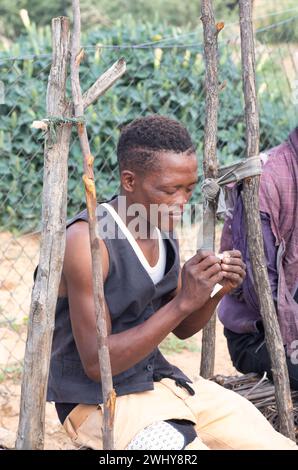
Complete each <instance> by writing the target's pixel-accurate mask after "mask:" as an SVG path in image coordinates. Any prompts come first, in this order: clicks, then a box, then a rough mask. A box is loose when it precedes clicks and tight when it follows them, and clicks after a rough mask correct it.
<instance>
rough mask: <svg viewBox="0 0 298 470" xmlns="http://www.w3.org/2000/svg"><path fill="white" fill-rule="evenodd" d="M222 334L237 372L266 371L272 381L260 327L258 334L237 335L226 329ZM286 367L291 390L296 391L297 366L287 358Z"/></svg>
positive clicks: (297, 386) (297, 387)
mask: <svg viewBox="0 0 298 470" xmlns="http://www.w3.org/2000/svg"><path fill="white" fill-rule="evenodd" d="M224 333H225V337H226V338H227V342H228V348H229V352H230V356H231V359H232V362H233V364H234V367H236V369H237V370H239V372H242V373H243V374H248V373H249V372H256V373H258V374H261V375H263V374H264V372H265V371H266V372H267V374H268V377H269V378H270V379H272V372H271V362H270V358H269V354H268V350H267V346H266V344H265V336H264V331H263V329H262V327H261V328H260V332H258V333H250V334H238V333H233V332H232V331H230V330H228V329H227V328H225V329H224ZM296 358H297V355H296ZM287 366H288V371H289V378H290V386H291V389H292V390H298V364H293V361H291V358H289V357H287Z"/></svg>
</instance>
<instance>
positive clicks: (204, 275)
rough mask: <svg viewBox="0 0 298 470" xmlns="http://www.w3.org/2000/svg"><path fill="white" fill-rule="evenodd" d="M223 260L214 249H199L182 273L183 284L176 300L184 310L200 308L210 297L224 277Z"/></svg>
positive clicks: (186, 311) (189, 311)
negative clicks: (221, 264)
mask: <svg viewBox="0 0 298 470" xmlns="http://www.w3.org/2000/svg"><path fill="white" fill-rule="evenodd" d="M220 263H221V260H220V258H218V257H217V256H216V255H215V254H214V253H213V252H212V251H207V250H199V251H198V252H197V254H196V255H194V256H193V257H192V258H191V259H190V260H188V261H187V262H186V263H185V264H184V266H183V268H182V273H181V278H182V285H181V289H180V291H179V293H178V295H177V298H176V300H177V301H179V305H180V308H181V310H182V311H184V312H185V313H189V314H190V313H192V312H194V311H196V310H199V309H200V308H201V307H202V306H203V305H204V304H205V303H206V302H207V301H208V300H209V299H210V294H211V292H212V290H213V287H214V286H215V284H216V283H218V282H220V281H221V280H222V279H223V272H222V270H221V266H220Z"/></svg>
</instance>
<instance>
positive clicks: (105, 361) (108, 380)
mask: <svg viewBox="0 0 298 470" xmlns="http://www.w3.org/2000/svg"><path fill="white" fill-rule="evenodd" d="M72 8H73V34H72V45H71V84H72V96H73V103H74V110H75V117H76V118H82V117H83V114H84V104H83V97H82V92H81V86H80V77H79V68H80V61H81V59H82V57H83V51H82V49H81V48H80V37H81V15H80V2H79V0H72ZM114 81H115V80H114ZM77 129H78V135H79V140H80V145H81V149H82V153H83V157H84V176H83V180H84V184H85V193H86V203H87V210H88V219H89V235H90V246H91V254H92V276H93V293H94V305H95V315H96V329H97V338H98V358H99V364H100V376H101V387H102V393H103V403H104V416H103V448H104V449H108V450H112V449H113V448H114V439H113V421H114V410H115V400H116V394H115V391H114V389H113V379H112V371H111V362H110V354H109V347H108V336H107V323H106V317H105V304H104V290H103V275H102V262H101V260H102V258H101V249H100V243H99V238H98V236H97V233H96V189H95V183H94V172H93V161H94V157H93V156H92V155H91V153H90V147H89V142H88V136H87V130H86V126H85V124H84V122H82V121H81V122H79V123H78V124H77Z"/></svg>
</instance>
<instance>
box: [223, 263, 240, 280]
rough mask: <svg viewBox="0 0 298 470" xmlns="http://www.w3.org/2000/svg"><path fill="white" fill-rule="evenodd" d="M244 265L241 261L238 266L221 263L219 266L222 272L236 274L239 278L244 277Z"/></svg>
mask: <svg viewBox="0 0 298 470" xmlns="http://www.w3.org/2000/svg"><path fill="white" fill-rule="evenodd" d="M245 267H246V266H245V264H244V263H243V261H241V262H240V263H239V264H236V263H235V264H226V263H222V264H221V269H222V271H225V272H228V273H236V274H239V276H242V277H243V276H245Z"/></svg>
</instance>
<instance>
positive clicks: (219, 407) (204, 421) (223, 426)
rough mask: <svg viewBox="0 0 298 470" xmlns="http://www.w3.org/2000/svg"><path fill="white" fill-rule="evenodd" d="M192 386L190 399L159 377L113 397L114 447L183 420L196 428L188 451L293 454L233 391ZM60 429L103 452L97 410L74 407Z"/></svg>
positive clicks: (213, 385)
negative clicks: (149, 385)
mask: <svg viewBox="0 0 298 470" xmlns="http://www.w3.org/2000/svg"><path fill="white" fill-rule="evenodd" d="M192 388H193V389H194V390H195V392H196V393H195V395H193V396H191V395H189V393H188V392H187V391H186V390H185V389H184V388H181V387H178V386H176V384H175V382H174V381H173V380H171V379H163V380H162V381H161V382H156V383H155V384H154V390H150V391H146V392H141V393H133V394H130V395H124V396H121V397H118V398H117V401H116V409H115V421H114V439H115V449H117V450H123V449H125V448H126V447H127V445H128V444H129V442H130V441H131V440H132V439H133V437H134V436H135V435H136V434H137V433H138V432H139V431H141V430H142V429H144V428H145V427H147V426H149V425H150V424H152V423H154V422H156V421H162V420H167V419H187V420H190V421H192V422H193V423H194V424H195V428H196V431H197V436H198V437H197V438H196V439H195V440H194V441H193V442H191V443H190V444H189V445H188V446H187V447H186V449H187V450H188V449H200V450H203V449H205V450H208V449H213V450H219V449H221V450H222V449H225V450H236V449H237V450H244V449H251V450H252V449H278V450H281V449H287V450H289V449H292V450H297V447H296V445H295V443H294V442H293V441H291V440H290V439H288V438H286V437H284V436H283V435H282V434H280V433H278V432H276V431H275V430H274V429H273V427H272V426H271V425H270V424H269V422H268V421H267V420H266V419H265V418H264V417H263V415H262V414H261V413H260V412H259V411H258V410H257V409H256V408H255V407H254V405H252V404H251V403H250V402H249V401H248V400H246V399H245V398H243V397H241V396H240V395H238V394H237V393H234V392H231V391H230V390H227V389H225V388H223V387H221V386H220V385H217V384H216V383H214V382H211V381H209V380H205V379H203V378H200V379H199V380H198V381H197V382H196V383H194V384H192ZM63 426H64V428H65V429H66V431H67V433H68V435H69V436H70V437H71V439H72V441H73V443H74V444H75V445H77V446H86V447H90V448H92V449H102V435H101V427H102V409H101V407H100V406H96V405H78V406H76V407H75V408H74V409H73V410H72V411H71V413H70V414H69V415H68V416H67V418H66V420H65V422H64V424H63Z"/></svg>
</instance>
